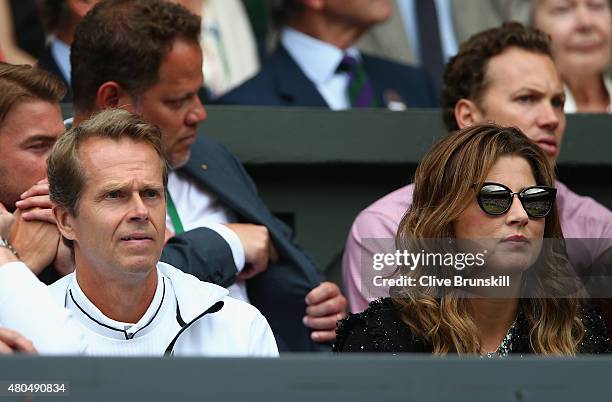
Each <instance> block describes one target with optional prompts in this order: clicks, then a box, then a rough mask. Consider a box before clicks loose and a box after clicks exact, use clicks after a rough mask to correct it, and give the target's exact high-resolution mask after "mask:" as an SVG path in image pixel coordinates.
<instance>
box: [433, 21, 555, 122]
mask: <svg viewBox="0 0 612 402" xmlns="http://www.w3.org/2000/svg"><path fill="white" fill-rule="evenodd" d="M511 47H517V48H519V49H523V50H528V51H530V52H535V53H541V54H545V55H548V56H550V57H551V58H552V54H551V50H550V37H549V36H548V35H546V34H545V33H544V32H542V31H540V30H538V29H535V28H529V27H525V26H524V25H522V24H519V23H518V22H507V23H505V24H503V25H502V26H501V27H497V28H492V29H488V30H486V31H482V32H479V33H477V34H475V35H473V36H472V37H470V38H469V39H468V40H467V41H466V42H464V43H463V44H462V45H461V47H460V48H459V53H457V55H456V56H455V57H453V58H452V59H451V60H450V61H449V62H448V65H447V66H446V69H445V70H444V82H443V85H442V114H443V115H442V117H443V119H444V124H446V127H447V128H448V130H449V131H455V130H458V129H459V126H458V125H457V121H456V120H455V105H456V104H457V102H459V100H461V99H469V100H471V101H472V102H475V103H476V104H479V102H480V101H481V98H482V95H483V94H484V92H485V90H486V88H487V84H488V83H487V82H486V80H485V78H486V77H485V73H486V70H487V65H488V64H489V60H491V59H492V58H493V57H495V56H497V55H499V54H501V53H503V52H504V51H505V50H506V49H508V48H511Z"/></svg>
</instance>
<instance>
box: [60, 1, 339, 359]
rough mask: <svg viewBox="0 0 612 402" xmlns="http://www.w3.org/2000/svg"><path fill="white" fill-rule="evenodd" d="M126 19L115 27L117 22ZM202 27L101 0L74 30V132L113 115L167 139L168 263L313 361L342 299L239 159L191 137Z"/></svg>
mask: <svg viewBox="0 0 612 402" xmlns="http://www.w3.org/2000/svg"><path fill="white" fill-rule="evenodd" d="M119 15H120V16H122V18H117V16H119ZM199 33H200V19H199V17H197V16H195V15H193V14H192V13H190V12H189V11H187V9H185V8H184V7H182V6H179V5H176V4H173V3H170V2H166V1H162V0H106V1H103V2H100V3H99V4H98V5H96V6H95V7H94V8H93V9H92V10H91V11H90V12H89V13H88V14H87V15H86V16H85V18H84V19H83V21H82V22H81V24H80V25H79V27H78V28H77V30H76V33H75V37H74V42H73V44H72V52H71V62H72V86H73V93H74V108H75V120H74V124H79V123H80V122H81V121H83V120H85V119H87V118H88V117H89V116H90V115H91V114H93V113H95V112H96V111H99V110H101V109H104V108H108V107H122V108H124V109H127V110H129V111H132V112H135V113H138V114H140V115H141V116H142V117H143V118H144V119H145V120H147V121H149V122H151V123H154V124H156V125H157V126H159V127H160V129H161V131H162V141H163V145H164V150H165V152H166V153H167V155H168V159H169V161H170V163H171V165H172V166H171V167H172V169H173V170H172V172H171V173H170V175H169V180H168V197H167V198H168V209H167V211H168V216H167V219H166V220H167V223H168V227H169V228H171V230H170V231H169V232H168V233H167V236H166V237H167V239H168V242H167V244H166V246H165V248H164V251H163V256H162V261H164V262H169V263H171V264H173V265H174V266H176V267H177V268H179V269H181V270H183V271H185V272H188V273H191V274H194V275H195V276H197V277H198V278H200V279H202V280H207V281H211V282H214V283H217V284H221V285H224V286H229V285H231V286H229V289H230V292H231V293H230V295H233V296H235V297H237V298H241V299H243V300H247V301H250V302H251V303H252V304H253V305H255V306H256V307H257V308H259V309H260V311H261V312H262V313H263V314H264V316H265V317H266V318H267V319H268V321H269V323H270V326H271V327H272V329H273V331H274V334H275V337H276V338H277V342H278V345H279V349H281V350H292V351H309V350H318V349H319V348H320V347H321V343H327V342H329V341H332V340H333V339H334V337H335V322H336V320H337V319H339V318H340V317H342V316H343V315H344V308H345V305H346V300H345V299H344V297H343V296H342V294H341V293H340V291H339V289H338V287H337V286H336V285H334V284H332V283H329V282H323V283H321V275H320V273H319V270H318V269H317V267H316V266H315V264H314V263H313V262H312V260H311V259H310V258H309V257H308V256H307V255H306V254H305V253H304V252H303V251H302V250H300V249H299V248H298V247H297V246H296V245H295V244H294V243H293V241H292V233H291V230H289V228H288V227H287V226H285V225H284V224H283V223H281V222H280V221H279V220H278V219H276V218H275V217H274V216H273V215H272V213H271V212H270V211H269V210H268V208H267V207H266V205H265V204H264V203H263V201H262V200H261V199H260V198H259V197H258V196H257V193H256V189H255V185H254V183H253V181H252V180H251V178H250V177H249V176H248V174H247V173H246V172H245V170H244V168H243V167H242V165H241V164H240V162H239V161H238V160H237V159H236V157H235V156H234V155H233V154H231V153H230V152H229V151H228V150H227V149H226V148H225V147H224V146H222V145H221V144H219V143H217V142H215V141H213V140H212V139H208V138H205V137H196V128H197V125H198V124H199V123H200V122H201V121H203V120H204V119H205V118H206V112H205V110H204V108H203V106H202V104H201V103H200V100H199V98H198V96H197V93H198V90H199V89H200V88H201V87H202V84H203V77H202V51H201V48H200V45H199Z"/></svg>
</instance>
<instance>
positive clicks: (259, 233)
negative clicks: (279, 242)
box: [225, 223, 278, 279]
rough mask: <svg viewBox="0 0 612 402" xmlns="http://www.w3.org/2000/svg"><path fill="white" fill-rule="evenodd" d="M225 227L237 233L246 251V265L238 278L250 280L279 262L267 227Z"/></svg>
mask: <svg viewBox="0 0 612 402" xmlns="http://www.w3.org/2000/svg"><path fill="white" fill-rule="evenodd" d="M225 226H227V227H228V228H230V229H231V230H233V231H234V233H236V235H237V236H238V238H239V239H240V242H241V243H242V248H243V249H244V259H245V263H246V264H245V267H244V269H243V270H242V272H240V274H238V278H240V279H250V278H252V277H254V276H255V275H258V274H260V273H261V272H263V271H265V270H266V269H268V264H270V263H274V262H276V261H277V260H278V255H277V254H276V250H275V249H274V245H273V244H272V239H271V238H270V233H269V232H268V228H267V227H265V226H262V225H253V224H250V223H228V224H227V225H225Z"/></svg>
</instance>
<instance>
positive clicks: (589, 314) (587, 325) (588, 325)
mask: <svg viewBox="0 0 612 402" xmlns="http://www.w3.org/2000/svg"><path fill="white" fill-rule="evenodd" d="M578 314H579V317H580V319H581V320H582V324H583V325H584V336H583V337H582V340H581V341H580V345H579V346H578V352H579V353H584V354H600V353H611V352H612V349H611V348H610V337H609V335H608V329H607V328H606V322H605V320H604V318H603V316H602V315H601V313H600V312H599V310H597V309H595V308H594V307H593V306H591V305H582V306H580V307H579V309H578Z"/></svg>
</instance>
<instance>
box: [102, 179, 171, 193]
mask: <svg viewBox="0 0 612 402" xmlns="http://www.w3.org/2000/svg"><path fill="white" fill-rule="evenodd" d="M131 188H132V182H131V181H129V182H120V181H117V182H111V183H108V184H105V185H103V186H102V187H100V189H99V191H98V193H99V194H105V193H109V192H112V191H119V190H126V189H131ZM141 190H158V191H163V190H164V186H163V185H162V184H159V183H155V182H144V183H142V187H141Z"/></svg>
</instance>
